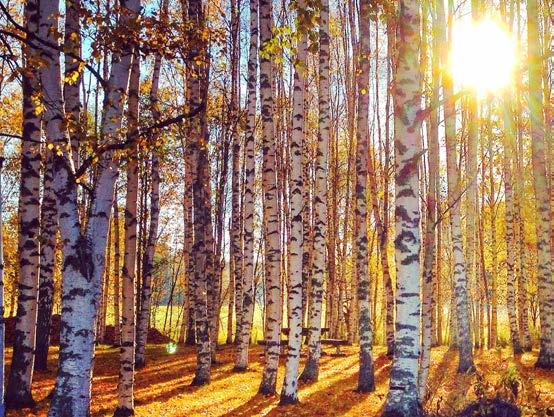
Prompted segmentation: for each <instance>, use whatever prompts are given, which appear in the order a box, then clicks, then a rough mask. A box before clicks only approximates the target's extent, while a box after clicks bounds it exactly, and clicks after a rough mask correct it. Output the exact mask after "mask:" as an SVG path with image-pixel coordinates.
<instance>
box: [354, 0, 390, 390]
mask: <svg viewBox="0 0 554 417" xmlns="http://www.w3.org/2000/svg"><path fill="white" fill-rule="evenodd" d="M370 17H371V4H370V2H369V1H368V0H362V1H361V2H360V22H359V24H360V43H359V47H358V50H357V52H358V57H357V59H358V62H357V64H356V68H357V71H356V86H357V88H358V120H357V130H356V200H355V216H356V217H355V224H356V228H355V236H356V249H357V250H356V255H355V256H356V274H357V281H358V309H359V313H358V326H359V334H360V372H359V374H358V388H357V390H358V391H359V392H370V391H373V390H375V381H374V371H373V353H372V346H371V345H372V342H373V329H372V324H371V311H370V306H369V298H370V291H369V285H370V282H369V281H370V279H369V273H368V263H369V259H368V258H369V254H368V250H367V242H368V240H367V214H368V213H367V166H368V152H369V148H368V142H369V140H368V138H369V125H368V117H369V66H370V41H371V38H370V28H369V22H370ZM369 159H371V158H369ZM371 181H372V180H371ZM372 191H373V190H372ZM376 197H377V196H376V195H375V196H372V199H376ZM377 215H379V213H377ZM381 232H382V231H381ZM385 256H386V254H385Z"/></svg>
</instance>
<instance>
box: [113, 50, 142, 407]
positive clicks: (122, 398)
mask: <svg viewBox="0 0 554 417" xmlns="http://www.w3.org/2000/svg"><path fill="white" fill-rule="evenodd" d="M139 88H140V54H139V51H138V49H137V50H136V51H135V53H134V55H133V65H132V68H131V75H130V78H129V99H128V110H127V120H128V129H129V131H131V132H132V131H134V130H136V129H137V128H138V111H139ZM130 139H131V140H132V139H133V138H130ZM137 158H138V148H137V145H133V146H132V147H131V149H130V150H129V152H128V153H127V193H126V195H125V225H124V227H125V236H124V242H125V243H124V255H123V270H122V272H121V275H122V295H123V300H122V307H123V311H122V317H121V321H122V327H121V348H120V362H119V365H120V369H119V380H118V385H117V392H118V404H117V408H116V410H115V413H114V416H122V417H123V416H129V415H133V414H134V394H133V385H134V373H135V318H136V316H135V275H136V263H137V259H136V258H137V199H138V177H139V176H138V161H137Z"/></svg>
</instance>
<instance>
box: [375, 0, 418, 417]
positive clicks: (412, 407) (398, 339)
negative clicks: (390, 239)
mask: <svg viewBox="0 0 554 417" xmlns="http://www.w3.org/2000/svg"><path fill="white" fill-rule="evenodd" d="M399 13H400V15H399V17H398V19H399V20H398V24H399V26H398V32H397V33H398V38H397V48H398V55H397V59H398V61H397V65H398V66H397V69H396V76H395V80H396V82H395V88H394V90H393V94H394V96H393V97H394V138H395V159H396V162H395V165H396V169H395V180H396V181H395V184H396V187H395V190H396V199H395V223H396V227H395V230H396V232H395V240H394V242H395V258H396V280H397V283H396V287H397V290H396V323H395V328H396V333H395V347H394V357H393V363H392V368H391V373H390V386H389V393H388V396H387V400H386V403H385V408H384V412H383V416H389V417H392V416H395V417H401V416H403V417H408V416H409V417H416V416H419V415H422V410H421V405H420V403H419V399H418V389H417V382H418V381H417V377H418V360H419V354H420V341H419V337H420V336H419V327H420V325H419V320H420V300H419V290H420V288H419V277H420V261H419V252H420V246H421V239H420V231H419V227H420V208H419V165H420V158H421V155H422V150H421V139H420V128H421V120H420V117H419V112H420V110H421V92H420V88H421V84H420V76H421V75H420V67H419V44H420V36H419V31H420V13H419V2H418V1H416V0H401V2H400V12H399Z"/></svg>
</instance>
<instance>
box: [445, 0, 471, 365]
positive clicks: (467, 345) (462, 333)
mask: <svg viewBox="0 0 554 417" xmlns="http://www.w3.org/2000/svg"><path fill="white" fill-rule="evenodd" d="M452 7H453V6H452V2H450V5H449V9H452ZM437 11H438V12H437V16H438V19H439V27H440V31H439V32H440V38H441V40H440V43H441V50H442V51H443V56H442V57H441V63H442V66H443V68H446V65H447V59H446V51H447V46H448V44H447V42H446V36H445V27H446V26H445V25H446V21H445V15H444V7H443V6H442V4H439V5H438V8H437ZM449 20H450V19H449ZM442 84H443V90H444V99H445V104H444V119H445V140H446V165H447V182H448V207H449V208H450V209H449V214H450V227H451V238H452V245H453V252H454V278H453V279H454V299H455V303H456V308H455V312H454V314H455V320H456V328H457V332H458V334H457V342H458V343H457V344H458V350H459V362H458V372H468V371H470V370H472V369H474V366H473V351H472V343H471V329H470V322H469V306H468V280H467V274H466V263H465V259H464V244H463V238H462V226H461V216H460V198H461V195H460V194H461V190H460V181H459V175H458V167H457V150H456V105H455V102H453V101H452V100H453V99H452V96H453V95H454V91H453V88H454V87H453V84H452V79H451V77H450V76H449V75H448V73H447V72H446V71H443V73H442ZM454 314H453V318H454Z"/></svg>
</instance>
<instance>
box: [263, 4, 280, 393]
mask: <svg viewBox="0 0 554 417" xmlns="http://www.w3.org/2000/svg"><path fill="white" fill-rule="evenodd" d="M259 5H260V9H259V10H260V11H259V13H260V45H261V50H262V51H263V52H264V53H263V54H261V56H260V100H261V105H262V147H263V164H262V189H263V196H264V198H263V212H264V220H263V229H264V238H265V265H264V266H265V293H266V306H265V313H266V322H265V332H264V336H265V340H266V347H265V365H264V371H263V376H262V382H261V384H260V387H259V390H258V391H259V393H260V394H266V395H269V394H274V393H275V390H276V383H277V367H278V365H279V346H280V342H281V340H280V339H281V335H280V333H281V239H280V236H279V207H278V193H277V183H276V176H275V175H276V144H275V142H276V141H275V131H274V130H275V127H274V97H273V96H274V92H273V84H274V83H273V64H272V58H271V57H270V56H269V54H271V51H270V50H268V49H269V46H270V45H269V42H270V41H271V39H272V36H273V35H272V30H273V7H272V2H271V0H260V3H259Z"/></svg>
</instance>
